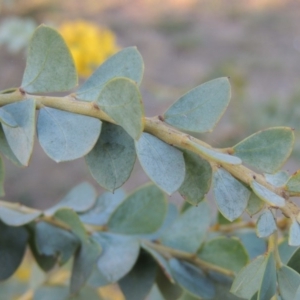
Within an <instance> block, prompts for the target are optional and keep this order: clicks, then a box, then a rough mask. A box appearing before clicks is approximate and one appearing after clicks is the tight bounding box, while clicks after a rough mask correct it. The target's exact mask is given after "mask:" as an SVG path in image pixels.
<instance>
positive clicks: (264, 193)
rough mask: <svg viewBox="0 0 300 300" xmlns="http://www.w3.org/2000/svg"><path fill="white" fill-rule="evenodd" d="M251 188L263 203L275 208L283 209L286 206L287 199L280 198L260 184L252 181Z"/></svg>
mask: <svg viewBox="0 0 300 300" xmlns="http://www.w3.org/2000/svg"><path fill="white" fill-rule="evenodd" d="M250 186H251V188H252V190H253V192H254V193H255V194H256V195H257V196H258V197H259V198H260V199H262V200H263V201H265V202H267V203H268V204H269V205H271V206H274V207H283V206H284V205H285V199H284V198H282V197H280V196H278V195H277V194H275V193H274V192H272V191H270V190H269V189H267V188H266V187H264V186H263V185H261V184H259V183H258V182H256V181H255V180H252V181H251V183H250Z"/></svg>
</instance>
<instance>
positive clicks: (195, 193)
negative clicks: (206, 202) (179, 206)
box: [178, 150, 212, 205]
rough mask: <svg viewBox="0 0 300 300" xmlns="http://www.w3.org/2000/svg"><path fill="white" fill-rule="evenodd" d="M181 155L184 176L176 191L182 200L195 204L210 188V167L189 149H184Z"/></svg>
mask: <svg viewBox="0 0 300 300" xmlns="http://www.w3.org/2000/svg"><path fill="white" fill-rule="evenodd" d="M183 157H184V162H185V178H184V181H183V184H182V185H181V187H180V189H179V190H178V191H179V193H180V195H181V196H182V197H183V198H184V200H186V201H188V202H189V203H191V204H193V205H197V204H198V203H199V202H201V201H202V200H203V199H204V196H205V195H206V194H207V193H208V191H209V189H210V184H211V178H212V169H211V166H210V164H209V162H208V161H207V160H205V159H203V158H201V157H200V156H199V155H197V154H195V153H193V152H191V151H187V150H186V151H184V152H183Z"/></svg>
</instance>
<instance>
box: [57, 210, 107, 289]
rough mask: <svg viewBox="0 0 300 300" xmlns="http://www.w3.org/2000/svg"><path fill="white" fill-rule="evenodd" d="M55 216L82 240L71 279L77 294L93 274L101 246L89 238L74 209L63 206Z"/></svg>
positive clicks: (72, 287)
mask: <svg viewBox="0 0 300 300" xmlns="http://www.w3.org/2000/svg"><path fill="white" fill-rule="evenodd" d="M54 218H56V219H58V220H60V221H61V222H63V223H65V224H66V225H67V226H68V227H70V228H71V229H72V232H73V233H74V234H75V235H76V236H77V237H78V238H79V240H80V241H81V246H80V247H79V249H78V251H76V253H75V257H74V262H73V268H72V275H71V281H70V291H71V293H72V294H75V293H77V292H78V291H79V290H80V288H81V287H82V286H83V285H84V284H85V282H86V281H87V279H88V278H89V276H90V275H91V273H92V271H93V268H94V265H95V264H96V261H97V260H98V258H99V256H100V253H101V247H100V246H99V244H98V243H97V242H96V241H94V240H93V239H90V238H89V236H88V234H87V232H86V230H85V228H84V226H83V224H82V223H81V222H80V219H79V217H78V215H77V214H76V213H75V212H74V211H73V210H71V209H67V208H62V209H60V210H58V211H57V212H56V213H55V215H54Z"/></svg>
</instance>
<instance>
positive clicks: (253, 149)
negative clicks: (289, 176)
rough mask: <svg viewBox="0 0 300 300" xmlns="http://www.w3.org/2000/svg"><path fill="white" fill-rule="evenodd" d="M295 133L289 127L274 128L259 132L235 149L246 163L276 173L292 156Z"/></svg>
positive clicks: (235, 152) (237, 154) (236, 153)
mask: <svg viewBox="0 0 300 300" xmlns="http://www.w3.org/2000/svg"><path fill="white" fill-rule="evenodd" d="M293 145H294V131H293V130H292V129H291V128H289V127H274V128H269V129H266V130H262V131H259V132H257V133H254V134H253V135H251V136H249V137H247V138H246V139H244V140H243V141H241V142H240V143H238V144H237V145H235V146H234V147H233V149H234V153H233V154H235V155H236V156H238V157H240V158H241V159H242V160H243V162H244V163H246V164H249V165H250V166H252V167H255V168H257V169H258V170H260V171H262V172H266V173H275V172H276V171H277V170H279V169H280V167H281V166H282V165H283V164H284V162H285V161H286V160H287V158H288V157H289V156H290V154H291V152H292V149H293Z"/></svg>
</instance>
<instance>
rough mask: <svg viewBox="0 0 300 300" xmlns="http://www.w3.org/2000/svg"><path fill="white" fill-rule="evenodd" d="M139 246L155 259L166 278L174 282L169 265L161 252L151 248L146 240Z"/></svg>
mask: <svg viewBox="0 0 300 300" xmlns="http://www.w3.org/2000/svg"><path fill="white" fill-rule="evenodd" d="M141 246H142V248H143V249H144V250H146V251H147V252H148V253H149V254H150V255H151V256H152V257H153V258H154V259H155V261H156V262H157V264H158V265H159V266H160V267H161V270H162V271H163V273H164V274H165V276H166V277H167V278H168V280H169V281H170V282H172V283H173V284H174V283H175V281H174V279H173V275H172V272H171V269H170V266H169V264H168V262H167V260H166V259H165V258H164V257H163V256H162V254H160V253H159V252H157V251H156V250H154V249H153V248H151V244H150V245H149V244H148V243H146V242H142V243H141Z"/></svg>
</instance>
